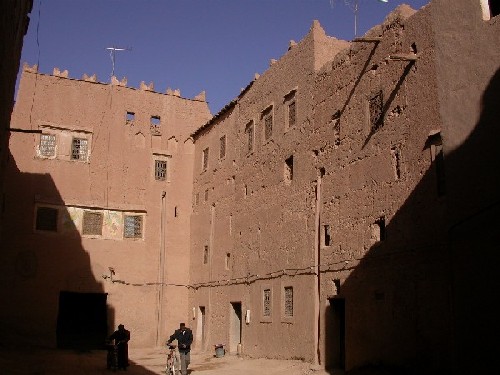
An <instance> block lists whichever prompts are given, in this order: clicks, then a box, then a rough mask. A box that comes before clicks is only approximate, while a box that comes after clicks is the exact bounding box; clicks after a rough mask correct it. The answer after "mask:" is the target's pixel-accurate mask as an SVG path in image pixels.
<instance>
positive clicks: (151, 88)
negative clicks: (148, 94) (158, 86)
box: [139, 81, 155, 91]
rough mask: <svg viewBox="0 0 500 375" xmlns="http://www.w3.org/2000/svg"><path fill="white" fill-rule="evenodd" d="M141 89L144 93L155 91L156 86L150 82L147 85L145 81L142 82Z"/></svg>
mask: <svg viewBox="0 0 500 375" xmlns="http://www.w3.org/2000/svg"><path fill="white" fill-rule="evenodd" d="M139 89H141V90H142V91H155V86H154V83H153V82H149V84H148V85H147V84H146V83H145V82H144V81H141V84H140V86H139Z"/></svg>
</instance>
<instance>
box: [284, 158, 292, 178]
mask: <svg viewBox="0 0 500 375" xmlns="http://www.w3.org/2000/svg"><path fill="white" fill-rule="evenodd" d="M284 179H285V183H286V184H290V183H291V182H292V180H293V155H292V156H290V157H289V158H288V159H286V160H285V175H284Z"/></svg>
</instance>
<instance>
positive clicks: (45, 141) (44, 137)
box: [39, 134, 56, 158]
mask: <svg viewBox="0 0 500 375" xmlns="http://www.w3.org/2000/svg"><path fill="white" fill-rule="evenodd" d="M39 149H40V156H43V157H47V158H50V157H53V156H56V136H55V134H41V135H40V147H39Z"/></svg>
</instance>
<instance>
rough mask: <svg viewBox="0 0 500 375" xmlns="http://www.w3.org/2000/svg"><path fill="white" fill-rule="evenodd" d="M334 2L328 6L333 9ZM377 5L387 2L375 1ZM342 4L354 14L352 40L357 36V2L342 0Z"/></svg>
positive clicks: (386, 1) (332, 0)
mask: <svg viewBox="0 0 500 375" xmlns="http://www.w3.org/2000/svg"><path fill="white" fill-rule="evenodd" d="M335 1H336V0H330V5H331V6H332V7H333V5H334V3H335ZM376 1H378V2H379V3H385V4H386V3H388V2H389V0H376ZM344 4H345V5H347V6H348V7H349V8H351V9H352V11H353V13H354V38H356V37H357V36H358V13H359V0H344Z"/></svg>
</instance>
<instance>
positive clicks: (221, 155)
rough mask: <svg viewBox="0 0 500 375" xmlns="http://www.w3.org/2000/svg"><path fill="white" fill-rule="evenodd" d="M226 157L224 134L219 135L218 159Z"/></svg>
mask: <svg viewBox="0 0 500 375" xmlns="http://www.w3.org/2000/svg"><path fill="white" fill-rule="evenodd" d="M225 157H226V136H225V135H223V136H222V137H220V149H219V159H223V158H225Z"/></svg>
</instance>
